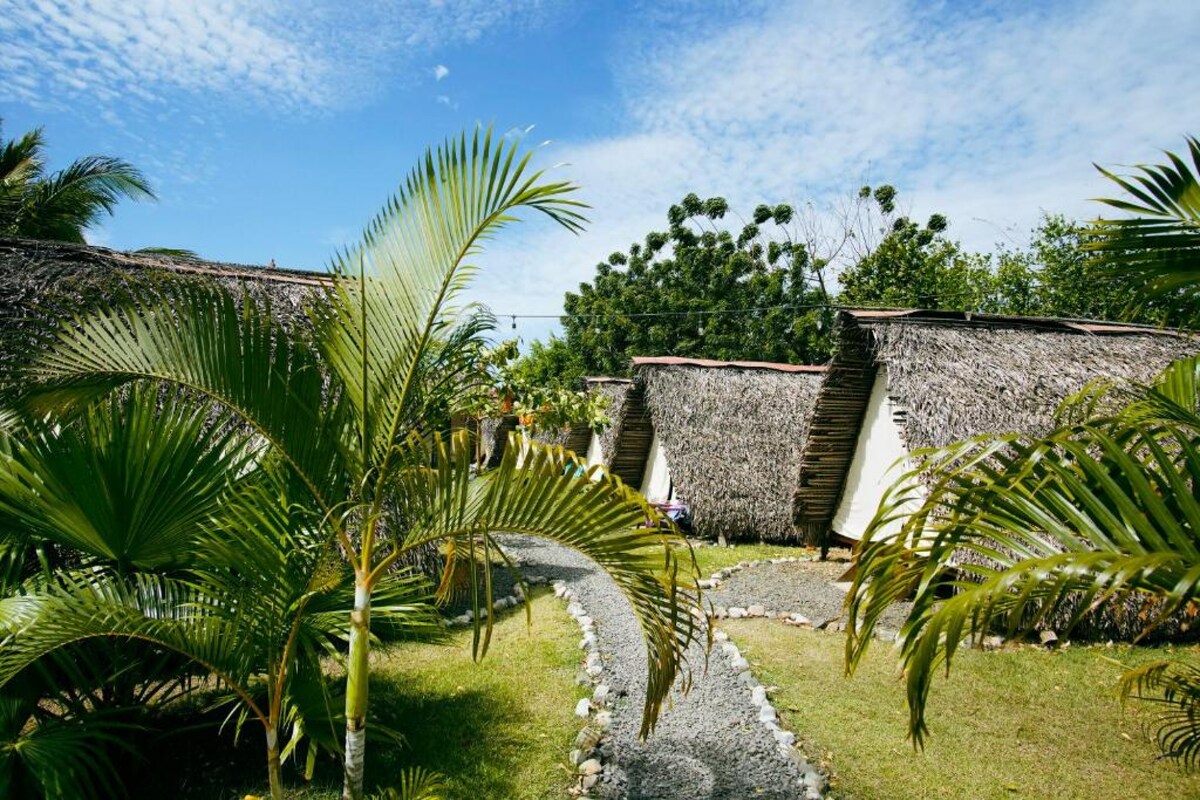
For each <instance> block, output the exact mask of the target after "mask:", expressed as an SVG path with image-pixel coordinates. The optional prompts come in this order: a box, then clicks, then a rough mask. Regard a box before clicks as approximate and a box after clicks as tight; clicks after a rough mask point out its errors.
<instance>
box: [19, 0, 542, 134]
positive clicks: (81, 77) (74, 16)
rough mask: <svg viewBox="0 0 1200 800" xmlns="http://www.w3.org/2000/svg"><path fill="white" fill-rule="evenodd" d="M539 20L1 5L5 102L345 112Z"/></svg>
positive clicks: (387, 10)
mask: <svg viewBox="0 0 1200 800" xmlns="http://www.w3.org/2000/svg"><path fill="white" fill-rule="evenodd" d="M542 13H544V11H543V5H542V4H541V3H539V2H537V1H536V0H520V1H519V2H512V3H490V2H485V0H465V2H457V3H454V4H449V5H439V4H433V5H431V4H429V3H427V2H422V0H380V1H379V2H375V3H371V4H361V5H350V4H345V3H340V2H336V0H200V2H188V3H184V2H176V0H0V101H7V102H20V103H26V104H29V105H31V106H34V107H37V108H43V109H63V108H67V107H72V106H74V107H79V106H80V105H84V104H95V105H97V106H100V107H105V106H106V105H109V104H111V103H113V102H115V101H117V100H122V101H127V102H128V101H133V102H140V103H142V104H145V105H146V106H154V105H157V104H161V103H162V101H163V100H164V99H165V97H166V96H167V95H168V93H170V92H174V91H184V92H187V93H189V94H190V95H191V96H192V97H194V98H197V99H207V100H212V99H218V100H229V99H234V100H236V101H238V102H249V103H252V104H258V105H260V106H262V107H266V108H272V109H280V108H282V109H289V110H296V109H306V108H327V107H334V106H344V105H352V104H354V103H356V102H359V101H361V100H362V99H363V98H364V97H367V96H369V95H370V94H372V93H373V92H376V91H377V90H378V89H379V88H380V86H381V83H382V81H383V79H384V77H385V76H386V78H387V79H388V80H395V79H396V76H397V75H404V74H405V73H406V71H408V72H410V73H411V75H412V76H413V77H415V76H416V75H418V74H419V71H418V70H416V69H413V68H412V66H413V65H412V62H413V60H414V59H415V58H416V57H417V56H419V55H421V54H424V53H428V52H429V51H431V50H433V49H435V48H438V47H441V46H444V45H447V44H451V43H456V42H471V41H475V40H477V39H479V38H480V37H481V36H482V35H484V33H486V32H488V31H491V30H494V29H499V28H501V27H503V26H504V25H508V24H521V25H523V26H528V25H530V24H533V22H534V21H536V20H537V18H538V15H539V14H542ZM448 73H449V70H447V68H446V67H445V66H443V65H438V66H437V67H436V68H435V74H436V75H437V77H438V79H439V80H440V79H441V78H443V77H445V76H446V75H447V74H448Z"/></svg>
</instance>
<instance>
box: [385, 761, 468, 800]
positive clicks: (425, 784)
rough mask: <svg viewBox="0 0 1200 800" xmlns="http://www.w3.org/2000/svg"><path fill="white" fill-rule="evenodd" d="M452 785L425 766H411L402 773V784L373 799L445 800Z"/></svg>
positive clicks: (439, 774) (442, 776)
mask: <svg viewBox="0 0 1200 800" xmlns="http://www.w3.org/2000/svg"><path fill="white" fill-rule="evenodd" d="M449 791H450V785H449V784H448V783H446V777H445V776H444V775H442V774H441V773H438V772H433V771H432V770H428V769H425V768H424V767H409V768H408V769H406V770H404V771H403V772H401V773H400V785H399V786H394V787H389V788H387V789H385V790H384V791H383V792H382V793H380V794H378V795H375V796H374V798H373V800H445V798H447V797H449V796H450V795H449V794H448V793H449Z"/></svg>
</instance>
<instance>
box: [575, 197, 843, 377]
mask: <svg viewBox="0 0 1200 800" xmlns="http://www.w3.org/2000/svg"><path fill="white" fill-rule="evenodd" d="M728 211H729V207H728V204H727V203H726V201H725V199H724V198H721V197H711V198H708V199H707V200H701V199H700V198H699V197H697V196H696V195H694V194H690V195H688V196H687V197H685V198H684V199H683V200H682V201H681V202H680V203H679V204H678V205H673V206H671V208H670V210H669V212H668V215H667V218H668V222H669V227H668V229H667V230H666V231H655V232H652V233H649V234H647V236H646V238H645V241H644V242H643V243H641V244H636V243H635V244H633V245H631V246H630V248H629V250H628V252H624V253H622V252H616V253H613V254H612V255H611V256H609V258H608V260H607V261H606V262H604V263H601V264H599V265H597V267H596V277H595V279H594V280H593V281H592V282H591V283H584V284H581V285H580V287H579V292H578V293H574V292H568V293H567V295H566V298H565V301H564V304H563V306H564V310H565V312H566V316H564V317H563V320H562V322H563V329H564V331H565V345H564V348H565V350H567V351H569V352H570V353H574V354H577V357H578V359H579V360H580V361H581V362H582V371H583V372H585V373H588V374H593V375H624V374H626V373H627V372H628V370H629V360H630V358H631V357H632V356H650V355H676V356H685V357H696V358H715V359H750V360H759V361H782V362H791V363H816V362H820V361H823V360H824V359H825V358H826V357H828V354H829V348H830V340H829V336H828V326H823V325H822V324H820V323H822V322H823V321H824V320H825V319H826V317H827V316H828V314H827V311H826V310H825V309H824V308H823V306H824V305H825V304H826V303H827V302H828V297H827V295H826V294H825V291H824V290H823V288H822V281H823V273H820V272H819V269H820V265H815V264H814V263H813V262H812V261H810V258H809V253H808V250H807V248H806V247H805V245H804V243H803V242H801V241H799V240H797V239H796V238H795V237H794V236H793V235H792V233H791V232H790V229H789V227H788V226H789V224H790V223H791V222H792V221H793V218H794V212H793V210H792V208H791V206H787V205H777V206H774V207H771V206H767V205H760V206H758V207H757V208H756V209H755V210H754V214H753V217H752V220H751V222H749V223H747V224H745V225H743V226H742V228H741V230H740V231H737V232H731V231H729V230H726V229H724V228H722V227H721V226H720V224H719V223H720V221H721V220H723V219H724V218H725V216H726V214H727V213H728ZM745 309H754V310H753V311H745ZM564 362H565V363H567V364H571V365H572V366H574V363H573V362H570V361H566V360H565V359H564Z"/></svg>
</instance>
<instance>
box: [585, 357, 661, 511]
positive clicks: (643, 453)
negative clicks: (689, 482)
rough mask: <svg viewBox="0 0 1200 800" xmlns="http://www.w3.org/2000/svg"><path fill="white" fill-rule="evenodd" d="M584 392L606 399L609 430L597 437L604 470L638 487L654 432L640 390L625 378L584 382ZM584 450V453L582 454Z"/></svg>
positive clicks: (591, 379) (633, 382)
mask: <svg viewBox="0 0 1200 800" xmlns="http://www.w3.org/2000/svg"><path fill="white" fill-rule="evenodd" d="M586 383H587V388H588V391H592V392H597V393H599V394H601V395H602V396H604V397H606V398H608V409H607V410H606V411H605V414H606V415H607V416H608V419H609V423H610V424H609V426H608V427H607V428H605V429H604V432H603V433H600V434H599V435H598V443H599V445H600V455H601V457H602V463H603V464H604V467H605V468H606V469H607V470H608V471H609V472H611V473H612V474H613V475H616V476H617V477H618V478H620V479H621V480H622V481H624V482H625V483H626V484H628V485H629V486H632V487H633V488H634V489H637V488H638V487H640V486H641V485H642V476H643V475H644V474H645V471H646V458H647V456H649V454H650V442H651V440H652V439H653V438H654V430H653V429H652V428H651V426H650V415H649V413H648V412H647V411H646V398H645V392H644V388H643V387H642V386H641V384H639V383H638V382H637V381H634V380H631V379H629V378H602V377H597V378H587V379H586ZM586 450H587V449H586V447H585V448H584V452H585V453H586Z"/></svg>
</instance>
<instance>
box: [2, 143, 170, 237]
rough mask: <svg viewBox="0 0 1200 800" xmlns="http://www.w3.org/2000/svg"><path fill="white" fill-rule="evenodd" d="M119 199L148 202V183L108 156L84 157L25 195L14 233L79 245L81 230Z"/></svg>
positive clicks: (111, 208)
mask: <svg viewBox="0 0 1200 800" xmlns="http://www.w3.org/2000/svg"><path fill="white" fill-rule="evenodd" d="M122 199H130V200H143V199H149V200H152V199H154V192H153V191H152V190H151V188H150V184H149V182H148V181H147V180H146V178H145V177H144V176H143V175H142V173H141V172H139V171H138V170H137V169H136V168H135V167H134V166H133V165H131V164H129V163H128V162H126V161H122V160H121V159H119V158H112V157H111V156H86V157H84V158H81V159H78V160H77V161H75V162H73V163H72V164H70V165H69V166H67V168H66V169H63V170H61V171H59V172H57V173H55V174H53V175H51V176H49V177H48V178H46V179H44V180H39V181H37V182H36V183H34V184H32V186H31V187H30V191H28V192H27V193H26V194H25V197H24V198H23V201H24V202H23V203H22V206H21V209H20V211H19V219H18V221H17V227H18V233H19V235H21V236H24V237H27V238H32V239H54V240H58V241H66V242H79V243H82V242H83V235H82V234H83V231H84V230H86V229H87V228H89V227H91V226H92V225H94V224H95V223H96V222H97V221H98V220H99V219H100V217H101V216H102V215H104V214H111V213H112V211H113V209H114V208H115V207H116V204H117V203H118V202H119V201H120V200H122Z"/></svg>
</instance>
